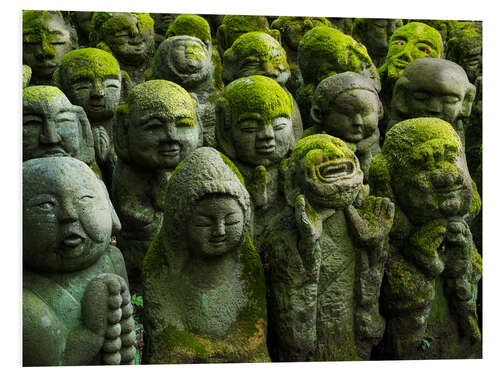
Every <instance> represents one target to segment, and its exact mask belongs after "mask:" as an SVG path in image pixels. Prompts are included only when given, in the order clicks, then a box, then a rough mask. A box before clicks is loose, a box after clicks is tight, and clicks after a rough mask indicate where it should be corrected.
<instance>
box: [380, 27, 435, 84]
mask: <svg viewBox="0 0 500 375" xmlns="http://www.w3.org/2000/svg"><path fill="white" fill-rule="evenodd" d="M442 55H443V41H442V39H441V34H439V31H437V30H436V29H434V28H432V27H430V26H428V25H426V24H424V23H420V22H411V23H409V24H407V25H405V26H403V27H401V28H399V29H397V30H396V31H395V32H394V34H392V37H391V40H390V42H389V50H388V51H387V58H386V63H385V65H383V66H382V67H381V68H380V69H381V71H384V72H386V74H387V78H388V80H389V81H391V82H395V81H396V80H397V79H398V78H399V77H400V76H401V74H403V71H404V70H405V68H406V67H407V66H408V64H409V63H411V62H412V61H414V60H417V59H421V58H423V57H437V58H440V57H442Z"/></svg>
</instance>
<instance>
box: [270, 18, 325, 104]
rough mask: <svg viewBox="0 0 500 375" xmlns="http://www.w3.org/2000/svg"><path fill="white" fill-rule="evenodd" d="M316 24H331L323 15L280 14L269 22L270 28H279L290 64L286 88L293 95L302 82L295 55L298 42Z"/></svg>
mask: <svg viewBox="0 0 500 375" xmlns="http://www.w3.org/2000/svg"><path fill="white" fill-rule="evenodd" d="M316 26H331V23H330V21H328V20H327V19H326V18H324V17H288V16H281V17H278V18H277V19H276V20H274V21H273V23H272V24H271V28H273V29H276V30H279V32H280V34H281V42H282V43H283V48H284V49H285V51H286V57H287V61H288V64H289V65H290V78H289V79H288V82H287V88H288V89H289V90H290V92H291V93H292V94H293V95H295V92H296V91H297V89H298V88H299V87H300V86H302V85H303V84H304V79H303V78H302V73H301V72H300V69H299V62H298V57H297V50H298V48H299V43H300V41H301V40H302V38H303V37H304V34H305V33H306V32H308V31H309V30H311V29H312V28H313V27H316Z"/></svg>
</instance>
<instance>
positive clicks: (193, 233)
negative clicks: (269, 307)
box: [143, 147, 269, 363]
mask: <svg viewBox="0 0 500 375" xmlns="http://www.w3.org/2000/svg"><path fill="white" fill-rule="evenodd" d="M250 207H251V206H250V198H249V195H248V192H247V190H246V189H245V187H244V182H243V178H242V177H241V175H240V174H239V172H238V170H237V169H236V167H235V166H234V164H233V163H231V161H229V159H227V157H225V156H224V155H223V154H221V153H219V152H218V151H216V150H215V149H213V148H209V147H202V148H199V149H197V150H195V151H194V152H193V153H192V154H191V155H190V156H189V157H187V158H186V159H185V160H184V161H183V163H182V164H181V165H179V167H178V168H177V169H176V170H175V172H174V174H173V175H172V178H171V180H170V182H169V184H168V187H167V190H166V196H165V212H164V215H163V217H164V221H163V226H162V228H161V230H160V232H159V234H158V235H157V236H156V238H155V240H154V242H153V243H152V244H151V247H150V248H149V250H148V252H147V254H146V257H145V258H144V269H143V276H144V284H145V286H144V308H145V310H144V320H145V330H146V332H147V336H146V342H145V351H144V361H145V363H200V362H268V361H269V354H268V352H267V347H266V326H267V316H266V301H265V294H266V291H265V281H264V273H263V268H262V264H261V262H260V259H259V256H258V254H257V252H256V251H255V248H254V246H253V244H252V240H251V238H250V235H249V225H250V217H251V212H250V211H251V208H250Z"/></svg>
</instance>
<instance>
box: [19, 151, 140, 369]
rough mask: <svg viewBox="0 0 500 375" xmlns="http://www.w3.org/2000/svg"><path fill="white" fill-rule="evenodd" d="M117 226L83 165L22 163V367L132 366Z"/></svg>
mask: <svg viewBox="0 0 500 375" xmlns="http://www.w3.org/2000/svg"><path fill="white" fill-rule="evenodd" d="M119 229H120V221H119V220H118V217H117V216H116V213H115V211H114V209H113V206H112V205H111V202H110V200H109V197H108V193H107V190H106V188H105V186H104V184H103V183H102V181H100V180H98V179H97V177H96V176H95V174H94V173H93V172H92V171H91V170H90V168H89V167H88V166H86V165H85V164H84V163H83V162H81V161H79V160H77V159H74V158H70V157H48V158H40V159H33V160H29V161H26V162H24V163H23V264H24V268H23V365H24V366H74V365H96V364H97V365H98V364H109V365H112V364H113V365H118V364H132V363H133V360H134V356H135V354H136V347H135V341H136V338H135V322H134V318H133V315H132V313H133V307H132V304H131V303H130V293H129V290H128V281H127V272H126V270H125V263H124V262H123V257H122V254H121V253H120V250H118V249H117V248H116V247H114V246H112V245H110V238H111V234H112V232H114V231H116V230H119Z"/></svg>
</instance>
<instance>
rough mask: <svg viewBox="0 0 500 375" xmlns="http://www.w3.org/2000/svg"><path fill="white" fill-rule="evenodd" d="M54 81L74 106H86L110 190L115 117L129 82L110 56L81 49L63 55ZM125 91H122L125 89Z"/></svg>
mask: <svg viewBox="0 0 500 375" xmlns="http://www.w3.org/2000/svg"><path fill="white" fill-rule="evenodd" d="M54 81H55V82H56V84H57V85H58V86H59V87H60V88H61V90H62V91H63V92H64V93H65V94H66V96H67V97H68V99H69V100H70V101H71V103H73V104H75V105H78V106H81V107H83V109H84V110H85V113H86V114H87V117H88V119H89V120H90V125H91V127H92V134H93V137H94V150H95V157H96V161H97V165H98V166H99V169H100V170H101V172H102V174H103V179H104V182H105V183H106V186H108V188H109V189H111V179H112V176H113V169H114V167H115V164H116V160H117V157H116V153H115V150H114V147H113V129H112V126H113V115H114V111H115V108H116V107H117V106H118V104H119V103H120V98H121V97H122V96H125V95H123V94H122V91H125V92H126V89H127V87H128V86H130V83H129V82H128V76H127V74H126V73H124V72H122V71H121V70H120V65H119V64H118V61H116V59H115V58H114V57H113V55H111V54H110V53H108V52H106V51H103V50H101V49H98V48H81V49H78V50H75V51H71V52H69V53H68V54H66V56H64V58H63V60H62V62H61V66H60V67H59V69H58V70H57V71H56V73H55V74H54ZM122 88H123V90H122Z"/></svg>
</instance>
